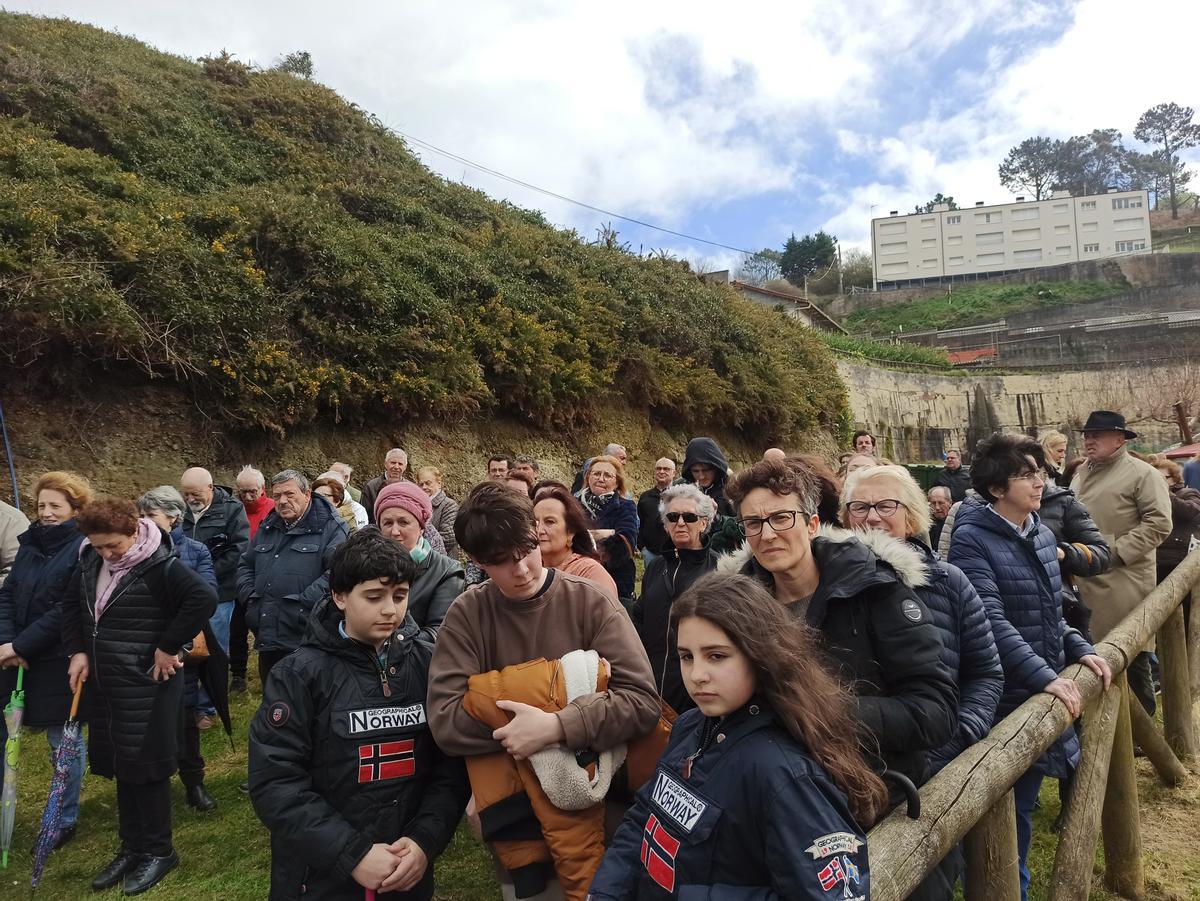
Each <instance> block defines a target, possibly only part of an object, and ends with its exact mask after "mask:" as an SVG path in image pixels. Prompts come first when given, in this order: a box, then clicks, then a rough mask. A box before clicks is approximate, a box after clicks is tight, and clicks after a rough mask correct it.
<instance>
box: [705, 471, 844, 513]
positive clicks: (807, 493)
mask: <svg viewBox="0 0 1200 901" xmlns="http://www.w3.org/2000/svg"><path fill="white" fill-rule="evenodd" d="M755 488H766V489H767V490H768V491H772V492H774V493H775V494H778V495H780V496H781V497H782V496H785V495H789V494H794V495H796V498H797V502H798V503H799V504H800V508H801V509H802V510H803V511H804V512H805V513H806V514H810V515H811V514H813V513H816V512H817V510H818V509H819V508H820V506H821V501H822V497H821V494H822V484H821V479H820V477H819V476H818V474H817V473H816V472H814V471H813V468H812V466H811V465H810V464H809V463H808V462H807V460H806V459H802V458H800V457H788V458H787V459H786V460H759V461H758V462H757V463H755V464H754V465H753V466H751V467H750V468H749V469H743V470H742V471H741V472H739V473H738V474H737V475H735V476H734V477H733V478H732V479H730V480H729V481H728V482H726V483H725V496H726V497H727V498H729V500H730V501H732V502H733V505H734V507H740V506H741V504H742V501H743V500H745V499H746V495H747V494H749V493H750V492H751V491H753V490H754V489H755ZM839 490H840V489H839ZM833 503H834V505H835V506H834V510H833V521H834V522H836V521H837V512H836V511H837V505H838V503H839V500H838V495H837V494H836V493H835V494H834V495H833Z"/></svg>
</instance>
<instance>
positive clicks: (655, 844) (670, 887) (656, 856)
mask: <svg viewBox="0 0 1200 901" xmlns="http://www.w3.org/2000/svg"><path fill="white" fill-rule="evenodd" d="M678 853H679V839H677V838H675V836H673V835H671V833H669V832H667V830H666V829H664V828H663V827H662V825H661V824H660V823H659V822H658V817H657V816H656V815H654V814H650V818H649V819H648V820H646V828H645V831H643V832H642V865H643V866H644V867H645V868H646V872H647V873H649V874H650V878H651V879H653V880H654V881H655V882H656V883H658V884H659V885H660V886H661V887H662V888H663V889H664V890H666V891H668V892H673V891H675V855H676V854H678Z"/></svg>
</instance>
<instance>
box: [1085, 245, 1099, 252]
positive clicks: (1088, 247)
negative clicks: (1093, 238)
mask: <svg viewBox="0 0 1200 901" xmlns="http://www.w3.org/2000/svg"><path fill="white" fill-rule="evenodd" d="M1083 252H1084V253H1099V252H1100V245H1099V244H1084V245H1083Z"/></svg>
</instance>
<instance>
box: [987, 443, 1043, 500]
mask: <svg viewBox="0 0 1200 901" xmlns="http://www.w3.org/2000/svg"><path fill="white" fill-rule="evenodd" d="M1029 457H1033V462H1034V465H1035V466H1036V467H1037V468H1038V469H1045V468H1046V450H1045V448H1043V447H1042V445H1041V442H1039V441H1038V440H1037V439H1036V438H1030V437H1029V436H1028V435H1015V434H1012V433H1008V432H996V433H995V434H994V435H992V436H991V437H990V438H984V439H983V440H982V441H980V442H979V444H977V445H976V446H975V457H974V459H972V460H971V487H972V488H974V489H975V490H976V492H978V493H979V496H980V497H982V498H984V499H985V500H995V497H996V496H995V495H994V494H992V489H993V488H1007V487H1008V480H1009V479H1013V478H1016V477H1017V476H1019V475H1021V474H1022V473H1024V472H1025V471H1026V470H1028V469H1029V459H1028V458H1029Z"/></svg>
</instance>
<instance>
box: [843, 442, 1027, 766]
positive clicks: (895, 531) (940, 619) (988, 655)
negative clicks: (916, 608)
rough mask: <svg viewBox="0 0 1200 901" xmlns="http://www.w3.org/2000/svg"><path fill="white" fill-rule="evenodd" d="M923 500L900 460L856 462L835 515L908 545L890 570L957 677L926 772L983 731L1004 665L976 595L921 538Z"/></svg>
mask: <svg viewBox="0 0 1200 901" xmlns="http://www.w3.org/2000/svg"><path fill="white" fill-rule="evenodd" d="M930 519H931V517H930V513H929V504H928V503H927V502H926V500H925V494H924V492H922V491H921V487H920V486H919V485H918V484H917V483H916V480H915V479H913V477H912V475H911V474H910V473H909V471H908V470H907V469H905V468H904V467H903V466H896V465H894V464H887V465H882V466H872V467H870V468H869V469H863V470H860V471H858V472H856V473H854V474H853V475H851V476H850V478H848V479H847V480H846V484H845V486H844V487H843V488H842V523H843V525H845V526H846V527H847V528H851V529H856V530H858V531H859V532H860V533H862V534H861V539H862V540H863V541H865V542H866V543H867V544H868V545H869V546H870V547H871V548H872V549H874V550H876V551H877V552H878V551H879V550H880V549H881V548H882V547H884V546H885V545H886V544H887V543H888V542H891V541H894V542H896V543H898V544H900V545H901V547H903V548H905V549H907V550H909V551H911V552H912V559H911V562H906V565H905V566H903V567H897V573H898V574H899V575H900V576H901V578H903V579H904V580H905V582H906V583H907V584H908V585H909V587H910V588H912V589H913V590H914V591H915V592H916V593H917V597H919V598H920V599H921V600H922V601H924V602H925V606H926V607H928V608H929V612H930V613H931V614H933V621H934V624H935V625H937V627H938V631H939V632H940V633H941V637H942V661H943V662H944V663H945V664H946V666H948V667H949V668H950V672H951V673H953V674H954V676H955V679H956V681H957V683H958V698H959V703H958V728H957V729H956V730H955V734H954V737H953V738H951V739H950V741H948V742H947V743H946V744H944V745H942V747H940V748H938V749H937V750H935V751H933V752H931V753H930V755H929V760H930V766H931V769H932V771H933V772H934V773H936V772H937V771H938V770H940V769H941V768H942V767H944V766H945V765H946V764H947V763H949V762H950V761H951V760H953V759H954V758H955V757H957V756H958V755H959V754H961V753H962V752H963V751H964V750H966V749H967V748H968V747H970V746H971V745H973V744H975V742H977V741H979V740H980V739H981V738H983V737H984V736H985V735H987V734H988V732H989V731H991V728H992V721H993V718H994V715H995V713H996V705H997V704H999V703H1000V693H1001V691H1002V690H1003V688H1004V671H1003V670H1002V669H1001V668H1000V655H999V653H998V652H997V650H996V641H995V639H994V638H993V637H992V627H991V625H990V623H989V622H988V617H987V611H986V610H984V608H983V601H981V600H980V599H979V595H978V593H976V591H975V589H974V588H972V587H971V583H970V582H969V581H967V577H966V576H965V575H963V572H962V570H960V569H959V568H958V567H957V566H954V565H952V564H947V563H942V562H941V561H940V560H938V558H937V556H936V555H935V554H934V553H933V551H932V550H930V548H929V545H928V544H926V543H925V540H924V539H925V536H926V535H927V534H928V532H929V523H930Z"/></svg>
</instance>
